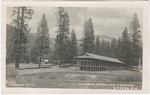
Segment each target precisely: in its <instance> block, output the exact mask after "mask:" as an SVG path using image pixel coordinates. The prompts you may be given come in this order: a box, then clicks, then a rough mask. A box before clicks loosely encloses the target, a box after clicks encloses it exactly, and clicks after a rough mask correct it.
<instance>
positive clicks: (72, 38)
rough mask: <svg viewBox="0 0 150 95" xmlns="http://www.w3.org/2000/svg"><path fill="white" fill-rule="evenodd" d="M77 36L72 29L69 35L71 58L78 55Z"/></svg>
mask: <svg viewBox="0 0 150 95" xmlns="http://www.w3.org/2000/svg"><path fill="white" fill-rule="evenodd" d="M77 45H78V43H77V37H76V34H75V31H74V29H73V30H72V32H71V36H70V53H71V60H72V59H73V58H74V57H75V56H77V55H78V48H77Z"/></svg>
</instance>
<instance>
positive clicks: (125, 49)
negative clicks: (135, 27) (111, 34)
mask: <svg viewBox="0 0 150 95" xmlns="http://www.w3.org/2000/svg"><path fill="white" fill-rule="evenodd" d="M121 40H122V44H121V45H122V46H121V47H122V49H121V54H122V55H121V60H122V61H123V62H124V63H126V66H129V65H130V64H131V42H130V39H129V35H128V30H127V27H125V29H124V31H123V33H122V37H121Z"/></svg>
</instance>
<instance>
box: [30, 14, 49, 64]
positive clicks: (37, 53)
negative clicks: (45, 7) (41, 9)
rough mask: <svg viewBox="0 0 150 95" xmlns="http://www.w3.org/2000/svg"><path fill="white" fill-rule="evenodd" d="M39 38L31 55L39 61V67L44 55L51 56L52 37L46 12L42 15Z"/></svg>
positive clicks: (38, 32) (34, 59)
mask: <svg viewBox="0 0 150 95" xmlns="http://www.w3.org/2000/svg"><path fill="white" fill-rule="evenodd" d="M36 35H37V38H36V44H35V47H34V48H33V50H32V52H31V57H32V60H33V62H34V61H35V62H37V60H38V61H39V67H40V66H41V58H42V57H43V56H47V57H49V56H50V52H51V49H50V37H49V29H48V25H47V20H46V16H45V14H43V15H42V19H41V21H40V23H39V25H38V28H37V33H36Z"/></svg>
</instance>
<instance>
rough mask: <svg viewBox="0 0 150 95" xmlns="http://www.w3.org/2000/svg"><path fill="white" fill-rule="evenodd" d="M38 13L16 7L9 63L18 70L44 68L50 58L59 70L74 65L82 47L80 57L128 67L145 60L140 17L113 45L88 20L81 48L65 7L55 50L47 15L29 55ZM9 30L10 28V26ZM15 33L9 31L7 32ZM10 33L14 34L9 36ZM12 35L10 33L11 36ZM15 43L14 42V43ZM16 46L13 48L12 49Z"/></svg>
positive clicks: (59, 16)
mask: <svg viewBox="0 0 150 95" xmlns="http://www.w3.org/2000/svg"><path fill="white" fill-rule="evenodd" d="M33 13H34V10H32V9H31V8H28V7H15V8H14V10H13V16H14V19H13V20H12V25H11V26H9V27H10V28H12V31H14V32H13V34H12V35H7V36H10V37H11V39H10V37H9V39H8V41H7V60H6V62H7V63H15V68H17V69H18V68H19V63H24V62H25V63H29V62H32V63H38V64H39V67H40V66H41V58H42V57H43V56H47V57H48V58H49V60H50V61H53V62H54V61H57V62H58V63H59V64H58V65H59V66H60V67H61V66H63V65H64V64H66V63H69V64H72V61H73V58H74V57H75V56H78V55H79V54H78V52H79V49H78V46H81V47H82V49H81V50H82V51H80V52H82V53H81V54H80V55H83V54H85V53H94V54H97V55H102V56H107V57H113V58H117V59H119V60H120V61H122V62H124V63H125V64H126V66H127V67H128V66H131V65H138V64H139V59H140V58H142V39H141V37H142V36H141V33H142V32H141V29H140V27H141V26H140V22H139V19H138V16H137V14H136V13H135V14H134V15H133V18H132V20H131V22H130V27H129V29H128V28H127V27H126V26H125V28H124V30H122V31H120V32H122V35H121V37H119V38H118V39H116V38H113V39H112V41H111V42H109V41H106V40H105V39H102V40H100V38H99V37H95V35H94V27H93V21H92V18H90V17H89V18H86V19H85V21H84V25H83V37H82V39H81V40H82V42H81V44H80V45H79V44H78V40H77V36H76V30H74V29H70V19H69V14H68V13H67V11H66V10H65V9H64V8H63V7H59V8H58V10H57V12H56V18H57V19H56V20H57V25H56V26H57V31H55V32H56V33H57V36H56V38H55V46H54V49H53V50H52V49H51V47H50V44H51V43H50V33H49V27H48V23H47V19H46V15H45V14H43V15H42V18H41V20H40V22H39V24H38V26H37V31H36V40H35V46H34V47H33V48H32V50H31V51H30V54H27V50H28V47H27V45H28V37H27V36H28V33H29V32H30V28H29V27H30V26H28V21H29V20H30V19H32V15H33ZM7 27H8V25H7ZM9 31H11V29H8V28H7V32H9ZM9 33H10V32H9ZM7 34H8V33H7ZM12 39H13V40H12ZM9 46H13V47H9Z"/></svg>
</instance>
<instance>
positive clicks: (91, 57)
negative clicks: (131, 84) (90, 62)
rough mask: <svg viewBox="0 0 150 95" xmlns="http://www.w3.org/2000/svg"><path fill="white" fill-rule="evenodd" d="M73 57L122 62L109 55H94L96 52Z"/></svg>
mask: <svg viewBox="0 0 150 95" xmlns="http://www.w3.org/2000/svg"><path fill="white" fill-rule="evenodd" d="M75 58H76V59H82V58H83V59H97V60H104V61H109V62H115V63H121V64H124V63H123V62H121V61H119V60H118V59H116V58H111V57H106V56H101V55H96V54H90V53H86V54H85V55H83V56H77V57H75Z"/></svg>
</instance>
